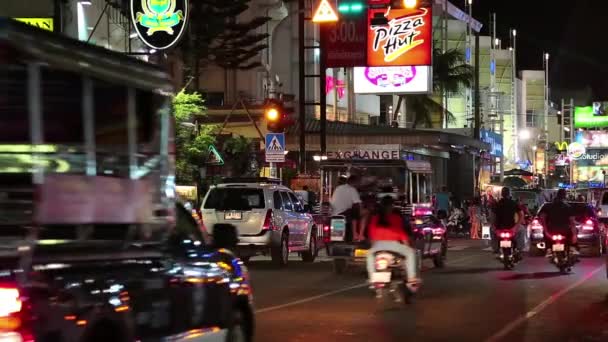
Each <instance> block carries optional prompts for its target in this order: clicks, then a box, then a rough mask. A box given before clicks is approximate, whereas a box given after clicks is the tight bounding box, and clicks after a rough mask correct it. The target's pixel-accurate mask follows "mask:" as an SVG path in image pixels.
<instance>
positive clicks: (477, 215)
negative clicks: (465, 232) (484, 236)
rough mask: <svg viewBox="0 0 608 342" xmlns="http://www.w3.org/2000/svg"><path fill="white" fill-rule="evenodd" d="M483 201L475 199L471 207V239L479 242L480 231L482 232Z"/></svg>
mask: <svg viewBox="0 0 608 342" xmlns="http://www.w3.org/2000/svg"><path fill="white" fill-rule="evenodd" d="M480 206H481V200H480V199H479V198H478V197H475V198H474V199H473V201H472V202H471V205H470V206H469V219H470V220H471V233H470V237H471V239H473V240H479V239H480V236H479V231H480V230H481V207H480Z"/></svg>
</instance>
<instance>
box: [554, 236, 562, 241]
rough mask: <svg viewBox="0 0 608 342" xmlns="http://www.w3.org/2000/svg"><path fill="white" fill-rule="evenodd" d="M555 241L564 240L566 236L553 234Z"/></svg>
mask: <svg viewBox="0 0 608 342" xmlns="http://www.w3.org/2000/svg"><path fill="white" fill-rule="evenodd" d="M552 238H553V241H562V240H563V239H564V237H563V236H562V235H553V237H552Z"/></svg>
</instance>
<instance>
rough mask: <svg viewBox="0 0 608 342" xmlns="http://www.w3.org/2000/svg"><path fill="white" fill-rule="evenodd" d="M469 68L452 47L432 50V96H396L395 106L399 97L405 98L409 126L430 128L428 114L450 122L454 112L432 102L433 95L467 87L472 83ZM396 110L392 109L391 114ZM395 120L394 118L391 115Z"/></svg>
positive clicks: (471, 72)
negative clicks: (411, 123) (410, 115)
mask: <svg viewBox="0 0 608 342" xmlns="http://www.w3.org/2000/svg"><path fill="white" fill-rule="evenodd" d="M473 78H474V74H473V68H472V67H471V66H470V65H468V64H466V62H465V56H464V54H463V53H462V52H461V51H459V50H456V49H451V50H447V51H446V52H442V51H441V49H434V50H433V91H434V93H435V94H434V96H433V95H403V96H401V97H400V98H399V103H398V104H397V109H398V108H399V107H400V104H401V102H403V99H405V101H406V107H407V112H408V113H413V115H414V117H413V123H414V125H413V127H414V128H415V127H417V126H418V125H419V124H423V125H425V126H426V127H432V125H433V124H432V117H433V116H434V115H437V116H439V117H440V118H441V122H444V116H446V118H445V119H447V121H448V122H453V120H454V119H455V118H454V115H453V114H452V113H451V112H450V111H448V110H447V106H444V105H442V102H443V101H441V100H440V101H439V102H437V101H436V98H437V96H438V97H439V98H440V99H441V97H442V96H441V95H442V94H443V92H444V91H445V93H446V94H450V93H457V92H459V91H460V90H461V89H462V88H463V87H470V86H471V84H472V83H473ZM397 111H398V110H396V111H395V114H396V113H397ZM395 119H396V118H395Z"/></svg>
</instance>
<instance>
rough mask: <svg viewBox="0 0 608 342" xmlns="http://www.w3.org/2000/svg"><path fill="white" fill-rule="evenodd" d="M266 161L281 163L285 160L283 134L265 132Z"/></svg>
mask: <svg viewBox="0 0 608 342" xmlns="http://www.w3.org/2000/svg"><path fill="white" fill-rule="evenodd" d="M266 162H268V163H283V162H285V134H284V133H267V134H266Z"/></svg>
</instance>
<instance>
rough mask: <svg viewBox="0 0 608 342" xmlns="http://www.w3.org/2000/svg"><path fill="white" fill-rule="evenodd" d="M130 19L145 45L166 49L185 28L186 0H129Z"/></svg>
mask: <svg viewBox="0 0 608 342" xmlns="http://www.w3.org/2000/svg"><path fill="white" fill-rule="evenodd" d="M131 20H132V21H133V26H135V30H136V31H137V35H138V36H139V38H140V39H141V40H142V41H143V42H144V43H145V44H146V45H148V46H149V47H151V48H153V49H156V50H164V49H168V48H170V47H171V46H173V45H175V43H177V42H178V41H179V39H180V38H181V36H182V34H183V33H184V31H185V29H186V22H187V20H188V0H131Z"/></svg>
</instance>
